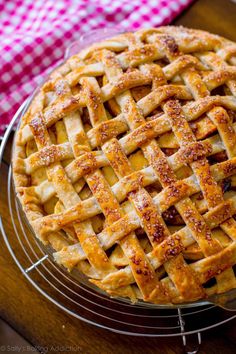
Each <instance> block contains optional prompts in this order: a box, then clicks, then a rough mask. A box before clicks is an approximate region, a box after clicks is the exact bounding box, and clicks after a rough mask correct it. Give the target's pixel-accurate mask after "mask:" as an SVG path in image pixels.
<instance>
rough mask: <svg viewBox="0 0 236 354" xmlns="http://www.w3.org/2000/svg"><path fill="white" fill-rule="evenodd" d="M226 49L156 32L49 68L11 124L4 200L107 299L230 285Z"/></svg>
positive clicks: (231, 66)
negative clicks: (10, 193) (9, 182)
mask: <svg viewBox="0 0 236 354" xmlns="http://www.w3.org/2000/svg"><path fill="white" fill-rule="evenodd" d="M235 111H236V44H235V43H232V42H230V41H228V40H226V39H224V38H221V37H219V36H216V35H211V34H209V33H206V32H202V31H196V30H189V29H186V28H182V27H160V28H158V29H148V30H141V31H138V32H136V33H126V34H122V35H119V36H117V37H116V38H112V39H109V40H106V41H104V42H102V43H98V44H95V45H93V46H91V47H89V48H88V49H86V50H84V51H82V52H80V53H79V54H77V55H75V56H73V57H71V58H69V59H68V61H67V62H66V63H65V64H63V65H62V66H61V67H60V68H58V69H57V70H55V71H54V72H53V74H52V75H51V77H50V79H49V81H47V82H46V83H45V84H44V85H43V86H42V88H41V90H40V92H39V94H38V95H37V96H36V97H35V99H34V101H33V103H32V104H31V106H30V108H29V110H28V111H27V112H26V114H25V116H24V117H23V119H22V122H21V126H20V129H19V130H18V132H17V135H16V140H15V146H14V159H13V169H14V181H15V186H16V191H17V194H18V196H19V198H20V200H21V203H22V205H23V207H24V210H25V212H26V214H27V217H28V219H29V221H30V224H31V225H32V227H33V229H34V231H35V233H36V235H37V237H39V238H40V240H42V242H44V243H45V244H47V243H49V244H51V245H52V247H53V248H54V249H55V254H54V255H55V260H56V261H57V262H58V263H59V264H61V265H63V266H65V267H66V268H68V270H71V269H72V268H74V267H76V268H78V269H79V270H80V271H81V272H83V273H84V274H86V275H87V276H88V277H89V279H90V281H91V282H92V283H93V284H95V285H97V286H98V287H99V288H100V289H102V290H104V291H106V292H107V293H108V294H110V295H111V296H121V297H129V298H130V299H131V300H132V301H136V300H137V299H138V298H140V299H143V300H144V301H147V302H153V303H181V302H187V301H195V300H198V299H201V298H205V297H207V296H209V295H211V294H214V293H222V292H225V291H227V290H229V289H232V288H234V287H236V280H235V274H234V270H233V266H234V265H235V263H236V221H235V214H236V193H235V187H236V122H235Z"/></svg>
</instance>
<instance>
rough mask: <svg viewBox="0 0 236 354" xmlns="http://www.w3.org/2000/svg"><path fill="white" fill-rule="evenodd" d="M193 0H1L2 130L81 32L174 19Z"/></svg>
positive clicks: (0, 88)
mask: <svg viewBox="0 0 236 354" xmlns="http://www.w3.org/2000/svg"><path fill="white" fill-rule="evenodd" d="M191 2H192V0H167V1H162V0H132V1H130V0H58V1H54V0H34V1H32V0H8V1H5V0H0V47H1V56H0V135H1V134H3V132H4V130H5V128H6V126H7V125H8V123H9V122H10V120H11V119H12V117H13V115H14V113H15V112H16V110H17V109H18V107H19V106H20V105H21V104H22V103H23V101H24V99H25V98H26V97H27V96H29V95H30V94H32V92H33V91H34V89H35V88H36V87H37V86H38V85H39V84H40V83H41V82H42V79H43V77H45V76H46V75H47V73H48V72H49V71H50V70H51V69H52V66H56V65H57V63H58V62H59V61H60V60H61V59H62V58H63V56H64V53H65V50H66V48H67V47H68V46H69V44H71V42H73V41H75V40H77V39H78V38H79V36H80V35H81V34H83V33H87V32H88V31H89V30H92V29H96V28H104V27H112V26H117V25H118V26H119V27H120V28H122V29H124V30H132V29H134V30H136V29H137V28H140V27H156V26H159V25H164V24H168V23H170V22H171V21H172V20H173V18H175V17H176V16H177V15H178V14H179V13H180V12H181V11H183V10H184V9H185V8H186V7H187V6H188V5H189V4H190V3H191Z"/></svg>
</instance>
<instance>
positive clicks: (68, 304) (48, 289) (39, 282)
mask: <svg viewBox="0 0 236 354" xmlns="http://www.w3.org/2000/svg"><path fill="white" fill-rule="evenodd" d="M26 106H27V101H26V102H25V103H24V104H23V105H22V106H21V107H20V109H19V110H18V112H17V113H16V115H15V117H14V118H13V120H12V122H11V124H10V125H9V127H8V129H7V131H6V133H5V135H4V137H3V139H2V143H1V147H0V181H3V179H5V182H6V183H1V184H0V196H1V201H2V203H1V208H5V210H4V215H6V217H5V218H4V219H3V218H1V219H0V229H1V232H2V235H3V238H4V241H5V243H6V245H7V247H8V250H9V252H10V253H11V255H12V257H13V258H14V260H15V262H16V264H17V265H18V267H19V268H20V270H21V272H22V273H23V274H24V276H25V277H26V278H27V279H28V281H29V282H30V283H31V284H32V285H33V286H34V287H35V288H36V289H37V290H38V291H39V292H40V293H41V294H43V295H44V296H45V297H46V298H47V299H48V300H50V301H52V302H53V303H54V304H56V305H57V306H58V307H60V308H61V309H62V310H64V311H65V312H67V313H69V314H70V315H72V316H74V317H76V318H78V319H80V320H83V321H85V322H87V323H90V324H93V325H96V326H98V327H100V328H104V329H108V330H110V331H113V332H117V333H121V334H126V335H135V336H146V337H174V336H181V337H182V340H183V345H184V349H185V352H186V353H197V351H198V348H199V346H200V344H201V332H202V331H206V330H208V329H211V328H214V327H216V326H219V325H221V324H224V323H226V322H228V321H230V320H232V319H233V318H236V315H235V314H234V313H233V312H230V311H226V310H223V309H222V308H219V307H216V306H214V305H209V304H208V303H207V302H200V303H195V304H194V305H191V306H189V305H188V306H187V307H185V306H183V307H179V308H178V307H176V308H166V307H161V306H156V305H149V304H148V305H147V304H143V303H138V304H135V305H133V304H131V303H129V302H128V301H127V302H124V301H120V300H117V299H110V298H108V297H107V296H106V295H105V294H103V293H102V292H98V291H97V290H95V289H93V288H92V287H91V285H89V286H88V285H87V284H88V283H86V278H85V277H83V276H82V275H81V274H80V275H79V276H80V278H79V281H78V274H76V273H75V274H74V273H73V272H72V274H69V273H68V272H67V271H66V270H65V269H64V268H62V267H60V266H58V265H57V264H56V263H54V261H53V258H52V250H51V249H50V248H45V247H44V246H43V245H42V244H41V243H40V242H39V241H38V240H37V239H36V238H35V237H34V234H33V232H32V230H31V229H30V226H29V224H28V223H27V221H26V219H25V217H24V213H23V212H22V210H21V207H20V205H19V203H18V201H17V199H16V197H15V194H14V189H13V184H12V170H11V164H10V161H9V160H11V158H10V157H9V153H8V156H7V155H6V150H5V147H6V145H7V143H8V142H9V139H11V138H12V133H13V130H14V128H13V127H14V126H15V123H16V122H17V121H18V119H20V117H21V115H22V114H23V112H24V110H25V107H26ZM3 185H7V188H5V189H4V188H3ZM6 224H7V232H6ZM193 334H195V338H194V342H195V344H194V349H193V348H192V349H191V350H188V349H187V348H188V343H187V340H188V339H189V338H190V337H191V342H192V339H193V338H192V337H193V336H192V335H193Z"/></svg>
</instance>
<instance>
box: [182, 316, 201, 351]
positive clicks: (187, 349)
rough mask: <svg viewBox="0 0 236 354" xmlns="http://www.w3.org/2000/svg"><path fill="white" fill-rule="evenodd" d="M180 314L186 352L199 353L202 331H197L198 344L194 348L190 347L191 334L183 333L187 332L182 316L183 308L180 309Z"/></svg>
mask: <svg viewBox="0 0 236 354" xmlns="http://www.w3.org/2000/svg"><path fill="white" fill-rule="evenodd" d="M178 316H179V325H180V330H181V333H182V341H183V347H184V353H185V354H197V353H198V351H199V348H200V345H201V333H200V332H198V333H197V344H196V345H195V347H194V348H192V349H190V345H189V344H188V343H187V337H190V336H186V335H185V334H183V333H184V332H185V328H184V326H185V322H184V319H183V317H182V313H181V309H178Z"/></svg>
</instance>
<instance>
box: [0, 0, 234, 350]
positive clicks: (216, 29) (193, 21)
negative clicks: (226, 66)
mask: <svg viewBox="0 0 236 354" xmlns="http://www.w3.org/2000/svg"><path fill="white" fill-rule="evenodd" d="M175 24H182V25H185V26H187V27H192V28H201V29H205V30H208V31H210V32H213V33H218V34H221V35H223V36H226V37H228V38H230V39H232V40H235V41H236V4H234V3H233V2H231V1H229V0H217V1H216V0H199V1H196V2H195V3H194V4H193V5H192V6H191V7H190V8H189V9H188V10H186V11H185V13H183V14H182V15H181V16H180V17H179V18H178V19H177V20H176V21H175ZM10 151H11V142H9V144H8V145H7V148H6V153H5V155H4V161H5V162H4V163H3V165H2V171H3V174H4V173H5V175H3V176H2V175H1V181H0V182H1V188H4V189H5V188H7V185H6V172H7V164H8V163H9V162H10ZM0 197H1V199H0V213H1V215H2V218H3V219H4V218H5V219H6V217H7V214H6V203H7V201H6V200H4V199H3V198H2V196H0ZM9 232H10V231H9ZM15 247H18V246H17V245H16V246H15ZM0 317H2V319H4V320H5V321H7V322H8V323H9V324H10V325H11V326H12V327H14V328H15V329H16V330H17V331H18V332H19V333H20V334H21V335H23V336H24V337H25V338H26V339H27V340H28V341H29V342H30V343H31V344H32V345H35V346H39V347H41V348H44V349H45V350H44V351H47V348H48V349H50V348H52V349H51V352H61V353H68V352H75V353H83V354H97V353H101V354H113V353H114V354H131V353H136V354H139V353H140V354H141V353H145V354H149V353H150V354H151V353H153V354H154V353H155V354H157V353H167V354H180V353H182V352H183V348H182V341H181V339H180V338H171V339H150V338H138V337H129V336H124V335H118V334H114V333H111V332H109V331H106V330H101V329H98V328H96V327H93V326H91V325H88V324H85V323H83V322H82V321H79V320H77V319H75V318H73V317H71V316H69V315H67V314H66V313H64V312H63V311H62V310H60V309H59V308H58V307H56V306H55V305H53V304H52V303H51V302H49V301H48V300H46V299H45V298H44V297H43V296H42V295H41V294H39V293H38V292H37V291H36V289H34V287H33V286H32V285H31V284H30V283H28V282H27V280H26V279H25V278H24V276H23V275H22V274H21V272H20V270H19V269H18V268H17V266H16V264H15V263H14V261H13V259H12V258H11V256H10V254H9V252H8V250H7V248H6V245H5V244H4V241H3V239H2V237H1V235H0ZM235 329H236V323H235V321H234V322H233V321H232V322H230V323H228V324H227V325H225V326H220V327H218V328H217V329H214V330H211V331H208V332H207V333H204V334H203V335H202V337H203V343H202V346H201V350H200V352H199V353H202V354H204V353H207V354H208V353H209V354H214V353H217V354H221V353H222V354H231V353H235V343H236V333H235ZM12 344H14V343H12ZM0 351H1V349H0Z"/></svg>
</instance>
